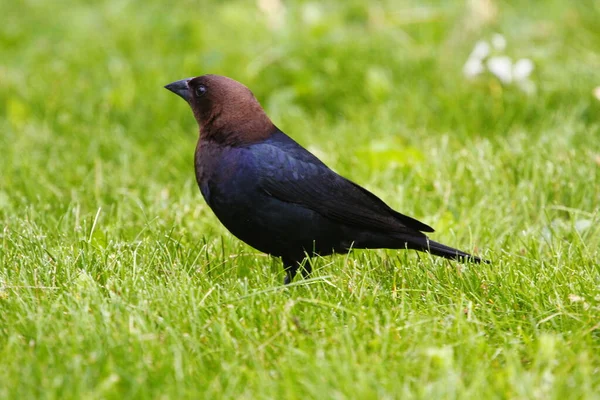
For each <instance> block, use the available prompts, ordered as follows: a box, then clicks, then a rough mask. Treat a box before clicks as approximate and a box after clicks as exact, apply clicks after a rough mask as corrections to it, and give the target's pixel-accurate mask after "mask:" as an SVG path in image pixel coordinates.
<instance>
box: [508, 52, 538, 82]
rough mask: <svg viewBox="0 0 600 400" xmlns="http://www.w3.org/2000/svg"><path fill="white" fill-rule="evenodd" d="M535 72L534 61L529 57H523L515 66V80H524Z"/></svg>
mask: <svg viewBox="0 0 600 400" xmlns="http://www.w3.org/2000/svg"><path fill="white" fill-rule="evenodd" d="M532 72H533V61H531V60H530V59H529V58H521V59H520V60H518V61H517V62H516V63H515V66H514V67H513V78H514V79H515V81H524V80H526V79H527V78H529V75H531V73H532Z"/></svg>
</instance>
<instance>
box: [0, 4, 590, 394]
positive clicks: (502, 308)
mask: <svg viewBox="0 0 600 400" xmlns="http://www.w3.org/2000/svg"><path fill="white" fill-rule="evenodd" d="M263 3H269V2H263ZM272 3H274V4H277V2H272ZM257 4H258V3H255V2H217V1H214V2H212V1H211V2H208V1H201V2H195V1H183V2H178V3H174V4H173V5H169V6H166V5H165V4H164V3H161V2H152V1H137V0H132V1H128V2H120V1H116V0H105V1H98V2H84V1H80V2H77V1H73V0H68V1H65V2H61V3H52V2H36V1H22V2H10V1H9V2H1V3H0V11H1V12H2V15H4V16H5V21H4V22H3V24H2V26H1V27H0V44H1V45H0V59H1V60H2V61H1V62H0V132H1V133H0V146H1V148H2V155H1V156H0V228H1V230H0V397H1V398H14V399H26V398H47V399H52V398H61V399H68V398H78V399H79V398H89V399H94V398H336V399H342V398H365V399H367V398H459V399H466V398H477V399H479V398H539V399H548V398H557V399H558V398H560V399H563V398H577V399H580V398H598V393H600V374H599V373H598V371H599V368H600V323H599V321H600V320H599V318H598V316H599V315H600V269H599V267H598V260H599V257H600V253H599V250H598V248H599V245H600V228H598V226H599V224H598V222H599V219H600V214H599V212H598V204H599V199H600V170H599V169H600V161H599V160H600V159H599V157H600V156H599V155H600V140H599V139H598V138H599V137H600V136H599V135H600V129H599V123H598V121H600V101H598V100H597V99H596V98H594V96H593V95H592V91H593V89H594V87H597V86H600V80H598V65H599V64H600V54H599V53H598V52H597V49H598V48H599V46H600V35H599V33H598V32H600V31H599V30H598V29H597V27H598V21H599V20H600V6H599V4H598V2H593V1H579V2H565V1H559V0H554V1H539V2H535V3H529V2H520V3H519V2H508V1H493V0H489V1H484V0H481V1H473V2H463V1H454V2H442V1H428V2H425V3H423V2H416V1H414V2H413V1H402V2H400V3H398V2H392V1H382V2H364V3H363V2H359V1H348V2H343V3H342V2H339V3H336V2H324V3H323V2H313V3H306V2H289V3H287V2H286V3H285V12H284V13H281V12H279V11H278V10H277V9H266V10H261V8H260V7H259V6H258V5H257ZM469 4H470V5H469ZM494 32H501V33H502V34H504V35H505V37H506V39H507V48H506V50H505V51H504V52H505V53H506V54H508V55H509V56H511V57H513V58H520V57H528V58H530V59H532V60H533V61H534V63H535V66H536V69H535V71H534V73H533V75H532V78H531V80H532V81H533V82H534V84H535V85H536V91H535V92H534V93H532V94H526V93H524V92H523V91H522V90H521V89H519V87H517V86H516V85H504V84H501V83H500V82H499V81H498V79H496V78H495V77H494V76H493V75H491V74H489V73H488V74H485V75H483V76H481V77H479V78H477V79H474V80H468V79H466V78H465V77H464V76H463V74H462V67H463V64H464V62H465V61H466V59H467V57H468V55H469V53H470V52H471V49H472V48H473V46H474V44H475V42H477V40H479V39H489V38H490V37H491V36H492V34H493V33H494ZM208 72H210V73H219V74H224V75H228V76H231V77H233V78H235V79H238V80H240V81H242V82H244V83H245V84H247V85H248V86H249V87H250V88H251V89H252V90H253V91H254V92H255V94H256V95H257V97H258V98H259V99H260V100H261V102H262V103H263V104H264V106H265V108H266V109H267V112H268V113H269V115H271V117H272V118H273V120H274V121H275V123H276V124H277V125H278V126H279V127H281V128H282V129H283V130H284V131H286V132H287V133H288V134H290V135H291V136H293V137H294V138H295V139H297V140H298V141H299V142H300V143H302V144H304V145H306V146H307V147H308V148H310V149H311V150H312V151H314V152H315V153H317V154H318V155H319V156H320V157H322V159H323V160H324V161H326V162H327V163H328V164H329V165H331V166H332V167H333V168H335V169H336V170H337V171H338V172H340V173H342V174H343V175H346V176H349V177H351V178H352V179H353V180H355V181H357V182H359V183H361V184H363V185H365V186H366V187H368V188H369V189H371V190H372V191H374V192H375V193H377V194H378V195H380V196H381V197H382V198H384V199H385V200H386V201H387V202H389V204H390V205H392V206H393V207H395V208H397V209H399V210H401V211H402V212H404V213H406V214H408V215H411V216H414V217H417V218H419V219H421V220H423V221H424V222H426V223H428V224H431V225H433V226H434V227H435V228H436V229H437V232H436V233H435V234H433V235H432V238H434V239H435V240H439V241H441V242H444V243H447V244H449V245H454V246H456V247H459V248H461V249H464V250H473V249H475V251H476V252H478V253H479V254H481V255H483V256H485V257H487V258H490V259H491V260H492V261H493V263H492V264H490V265H462V264H457V263H451V262H447V261H443V260H439V259H434V258H432V257H430V256H428V255H425V254H419V255H418V254H415V253H413V252H396V251H385V250H378V251H355V252H353V253H351V254H349V255H347V256H341V255H340V256H336V257H328V258H323V259H315V260H313V263H314V267H315V270H316V271H315V273H314V275H313V277H312V278H311V279H310V280H307V281H303V280H301V279H299V280H296V281H295V283H294V284H293V285H292V286H290V287H289V288H283V287H282V285H281V283H282V280H283V273H282V269H281V264H280V262H279V260H276V259H271V258H269V257H267V256H264V255H263V254H260V253H258V252H256V251H255V250H253V249H252V248H250V247H248V246H246V245H244V244H243V243H241V242H239V241H238V240H237V239H235V238H234V237H232V236H231V235H230V234H229V233H228V232H227V231H226V230H225V229H224V228H223V227H222V226H220V224H219V223H218V221H217V220H216V218H215V217H214V216H213V215H212V213H211V212H210V210H209V209H208V207H207V206H206V205H205V203H204V201H203V200H202V198H201V196H200V193H199V191H198V189H197V187H196V184H195V181H194V176H193V170H192V165H191V164H192V153H193V149H194V145H195V140H196V124H195V122H194V121H193V118H192V115H191V113H190V111H189V109H188V108H187V107H186V106H185V104H184V103H183V102H182V101H181V100H180V99H178V98H176V97H175V96H173V95H172V94H170V93H169V92H167V91H166V90H164V89H163V88H162V86H163V85H164V84H166V83H169V82H171V81H173V80H176V79H180V78H183V77H187V76H192V75H199V74H203V73H208Z"/></svg>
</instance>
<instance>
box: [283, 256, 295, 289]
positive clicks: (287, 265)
mask: <svg viewBox="0 0 600 400" xmlns="http://www.w3.org/2000/svg"><path fill="white" fill-rule="evenodd" d="M281 261H283V270H284V271H285V279H284V280H283V284H284V285H289V284H290V283H292V281H293V280H294V277H295V276H296V272H298V263H297V262H296V261H290V260H286V259H281Z"/></svg>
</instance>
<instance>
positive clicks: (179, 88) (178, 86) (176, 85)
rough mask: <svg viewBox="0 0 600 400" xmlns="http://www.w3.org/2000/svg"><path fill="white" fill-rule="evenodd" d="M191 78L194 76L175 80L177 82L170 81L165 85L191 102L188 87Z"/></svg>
mask: <svg viewBox="0 0 600 400" xmlns="http://www.w3.org/2000/svg"><path fill="white" fill-rule="evenodd" d="M190 80H192V78H185V79H182V80H180V81H175V82H172V83H169V84H168V85H167V86H165V89H168V90H170V91H171V92H173V93H175V94H176V95H177V96H180V97H181V98H182V99H184V100H185V101H188V102H189V101H190V90H189V88H188V82H189V81H190Z"/></svg>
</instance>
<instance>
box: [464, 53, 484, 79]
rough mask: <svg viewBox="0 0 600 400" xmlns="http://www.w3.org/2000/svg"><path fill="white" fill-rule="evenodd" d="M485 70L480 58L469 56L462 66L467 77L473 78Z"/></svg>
mask: <svg viewBox="0 0 600 400" xmlns="http://www.w3.org/2000/svg"><path fill="white" fill-rule="evenodd" d="M484 70H485V68H484V66H483V63H482V62H481V60H478V59H477V58H469V59H468V60H467V62H466V63H465V66H464V67H463V73H464V74H465V76H466V77H467V78H473V77H475V76H477V75H479V74H481V73H482V72H483V71H484Z"/></svg>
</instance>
